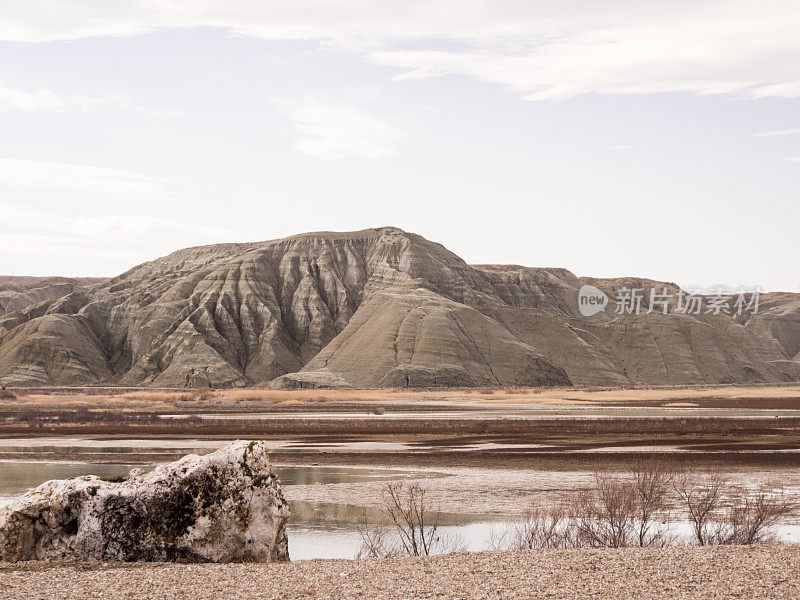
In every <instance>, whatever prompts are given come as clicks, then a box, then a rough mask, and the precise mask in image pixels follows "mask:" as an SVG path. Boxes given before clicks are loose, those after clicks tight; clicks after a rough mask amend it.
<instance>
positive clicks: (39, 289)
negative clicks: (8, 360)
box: [0, 275, 105, 316]
mask: <svg viewBox="0 0 800 600" xmlns="http://www.w3.org/2000/svg"><path fill="white" fill-rule="evenodd" d="M103 281H105V278H103V277H14V276H8V275H3V276H0V316H2V315H4V314H6V313H11V312H16V311H20V310H25V309H26V308H28V307H29V306H33V305H34V304H38V303H40V302H46V301H49V300H57V299H59V298H63V297H64V296H66V295H68V294H71V293H73V292H77V291H78V290H81V289H83V288H85V287H88V286H91V285H94V284H96V283H101V282H103Z"/></svg>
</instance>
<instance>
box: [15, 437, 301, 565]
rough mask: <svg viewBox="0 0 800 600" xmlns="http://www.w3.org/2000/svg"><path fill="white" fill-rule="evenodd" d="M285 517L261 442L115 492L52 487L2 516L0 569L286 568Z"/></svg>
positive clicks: (110, 487)
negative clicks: (74, 564)
mask: <svg viewBox="0 0 800 600" xmlns="http://www.w3.org/2000/svg"><path fill="white" fill-rule="evenodd" d="M288 519H289V507H288V504H287V503H286V500H285V499H284V497H283V493H282V492H281V486H280V482H279V481H278V479H277V476H276V474H275V470H274V468H273V467H272V465H271V464H270V462H269V456H268V455H267V449H266V447H265V445H264V443H263V442H246V441H237V442H234V443H232V444H230V445H228V446H227V447H225V448H222V449H220V450H217V451H216V452H214V453H212V454H208V455H206V456H197V455H189V456H185V457H183V458H182V459H180V460H179V461H177V462H174V463H169V464H166V465H162V466H159V467H157V468H156V469H155V470H154V471H152V472H150V473H148V474H146V475H145V474H143V473H142V472H141V470H138V469H134V470H133V471H131V474H130V475H129V477H128V479H127V480H125V481H120V482H111V481H107V480H104V479H101V478H99V477H95V476H89V477H78V478H76V479H69V480H60V481H48V482H47V483H44V484H42V485H40V486H39V487H38V488H36V489H34V490H31V491H29V492H28V493H26V494H25V495H24V496H21V497H19V498H17V499H14V500H12V501H11V502H10V503H9V504H7V505H5V506H2V507H0V560H7V561H18V560H76V561H92V560H118V561H177V560H188V561H198V562H231V561H258V562H266V561H282V560H288V559H289V552H288V546H287V540H286V523H287V521H288Z"/></svg>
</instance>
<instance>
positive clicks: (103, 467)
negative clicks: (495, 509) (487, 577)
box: [0, 461, 502, 560]
mask: <svg viewBox="0 0 800 600" xmlns="http://www.w3.org/2000/svg"><path fill="white" fill-rule="evenodd" d="M134 467H138V468H143V469H144V470H150V469H152V468H153V467H152V466H149V467H148V466H141V465H129V464H92V463H79V462H44V461H4V462H0V502H2V501H4V500H9V499H11V498H13V497H15V496H19V495H21V494H23V493H25V492H26V491H27V490H28V489H31V488H34V487H36V486H38V485H40V484H42V483H44V482H45V481H48V480H51V479H68V478H72V477H79V476H82V475H97V476H99V477H104V478H107V479H114V478H121V477H126V476H127V475H128V473H129V471H130V470H131V469H132V468H134ZM277 471H278V477H279V478H280V480H281V483H282V484H283V485H326V484H332V483H356V482H365V481H376V480H377V481H393V480H394V481H396V480H400V479H419V478H428V477H441V476H443V475H440V474H436V473H429V472H422V471H402V470H397V469H369V468H355V467H353V468H350V467H317V466H301V467H298V466H283V467H277ZM289 506H290V509H291V513H292V516H291V520H290V522H289V525H288V527H287V534H288V538H289V555H290V556H291V557H292V559H293V560H299V559H307V558H353V557H354V556H355V555H356V553H357V552H358V549H359V547H360V545H361V538H360V535H359V533H358V527H359V525H360V524H361V523H363V522H364V519H366V522H368V523H380V522H382V520H383V517H382V515H381V513H380V512H379V511H376V510H365V509H363V508H359V507H355V506H350V505H343V504H327V503H316V502H290V503H289ZM440 523H441V528H440V531H441V534H442V535H443V536H445V537H447V538H448V539H456V538H458V539H459V540H461V541H462V542H463V546H464V547H465V548H466V549H470V550H481V549H484V548H485V547H486V545H487V544H488V541H489V537H490V535H491V532H492V530H493V528H495V527H496V526H498V525H499V524H502V519H498V518H496V517H494V518H493V517H485V516H481V515H454V514H446V513H445V514H442V515H440Z"/></svg>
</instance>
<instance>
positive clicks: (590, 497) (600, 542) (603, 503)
mask: <svg viewBox="0 0 800 600" xmlns="http://www.w3.org/2000/svg"><path fill="white" fill-rule="evenodd" d="M635 514H636V496H635V492H634V489H633V486H632V485H631V484H630V482H625V481H622V480H621V479H620V478H618V477H614V476H610V475H600V474H595V487H594V488H593V489H591V490H587V491H583V492H580V493H579V494H578V495H577V496H576V498H575V500H574V501H573V505H572V515H571V518H572V520H573V521H574V524H575V535H576V544H577V545H578V546H588V547H590V548H604V547H608V548H622V547H624V546H630V545H631V543H632V541H633V539H634V535H635V532H636V522H635Z"/></svg>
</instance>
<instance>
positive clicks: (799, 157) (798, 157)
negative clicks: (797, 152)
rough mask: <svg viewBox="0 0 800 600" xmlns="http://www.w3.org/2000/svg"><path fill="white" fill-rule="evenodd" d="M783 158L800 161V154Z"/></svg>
mask: <svg viewBox="0 0 800 600" xmlns="http://www.w3.org/2000/svg"><path fill="white" fill-rule="evenodd" d="M783 160H785V161H788V162H800V156H787V157H786V158H784V159H783Z"/></svg>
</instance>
